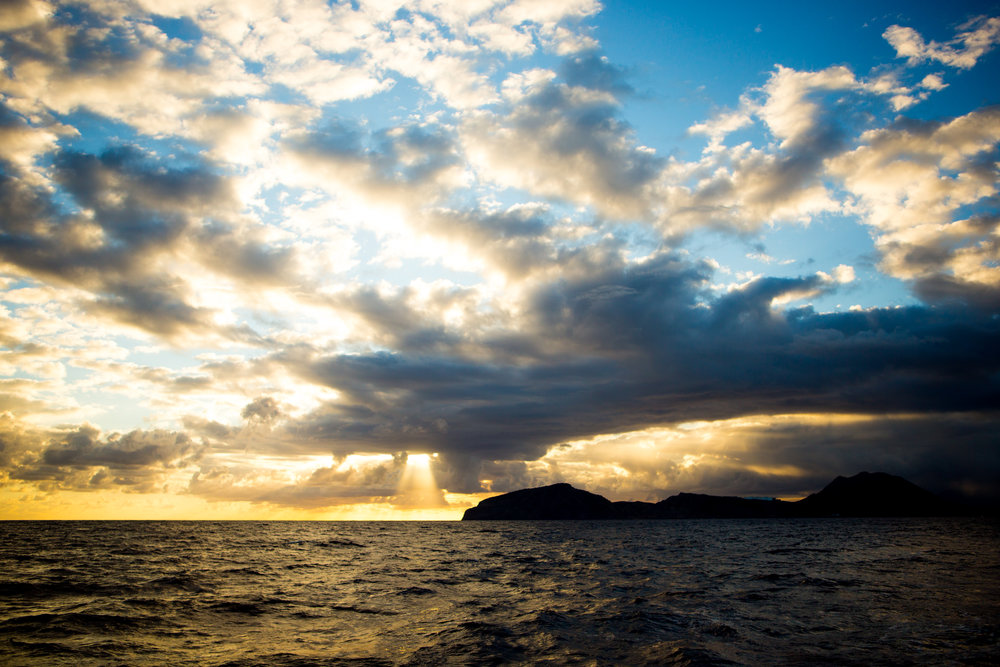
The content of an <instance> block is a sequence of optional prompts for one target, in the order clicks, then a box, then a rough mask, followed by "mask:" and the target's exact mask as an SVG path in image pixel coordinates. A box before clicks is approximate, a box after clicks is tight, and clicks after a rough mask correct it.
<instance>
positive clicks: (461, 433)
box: [0, 0, 1000, 515]
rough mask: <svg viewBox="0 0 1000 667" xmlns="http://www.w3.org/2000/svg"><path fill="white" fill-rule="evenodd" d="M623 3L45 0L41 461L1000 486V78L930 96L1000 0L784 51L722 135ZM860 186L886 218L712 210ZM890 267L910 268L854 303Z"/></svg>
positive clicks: (7, 238) (37, 433)
mask: <svg viewBox="0 0 1000 667" xmlns="http://www.w3.org/2000/svg"><path fill="white" fill-rule="evenodd" d="M600 11H601V7H600V6H599V5H598V4H597V3H595V2H590V1H588V0H566V1H564V2H546V3H536V2H528V1H527V0H515V1H514V2H510V1H508V0H502V1H501V0H497V1H495V2H493V1H488V0H484V1H483V2H476V3H471V4H470V3H466V4H463V5H462V6H461V7H459V6H457V5H454V3H438V2H432V1H429V0H414V1H412V2H408V3H403V4H402V5H401V6H398V7H397V6H392V7H389V6H385V5H384V3H377V2H359V3H345V4H334V5H333V6H326V5H315V4H313V3H309V2H301V3H300V2H283V1H270V0H268V1H255V2H249V3H248V2H233V3H226V2H223V3H218V2H213V3H202V2H198V1H197V0H192V1H190V2H189V1H179V2H172V3H167V4H166V5H164V4H163V3H153V4H147V3H144V2H141V1H139V2H124V1H123V2H106V3H83V4H77V3H71V2H70V3H64V4H56V3H50V2H45V1H43V0H18V2H14V3H12V4H9V7H8V8H6V9H5V10H4V12H3V16H2V17H0V210H2V212H3V213H2V216H0V265H2V267H0V272H2V273H0V283H2V285H3V298H2V300H0V341H2V344H3V349H2V351H0V367H2V369H3V372H4V377H3V379H2V380H0V410H3V411H4V412H3V417H2V424H0V484H2V485H3V488H4V489H5V490H6V491H7V492H9V493H10V494H19V493H25V492H28V491H32V490H34V491H38V492H40V493H43V494H50V495H51V494H58V493H67V492H84V491H87V492H91V493H109V492H128V493H167V494H184V495H190V496H195V497H199V498H203V499H206V500H208V501H213V502H214V501H220V502H221V501H248V502H254V503H258V504H267V505H268V506H272V507H290V508H304V509H322V508H330V507H335V506H337V505H344V504H355V503H362V502H371V503H396V505H397V506H399V507H405V506H408V505H407V503H409V504H410V505H412V504H415V503H416V504H419V503H417V501H415V500H413V498H414V497H415V496H412V497H410V500H406V498H405V497H404V496H406V494H405V493H404V487H405V486H406V485H407V483H408V482H407V481H406V480H407V479H409V477H408V475H409V476H410V477H412V475H413V473H412V469H413V465H412V463H413V462H412V461H411V462H410V465H409V467H408V464H407V457H408V455H413V454H433V455H434V456H432V457H431V458H430V459H428V461H429V466H430V470H431V471H432V474H433V475H434V476H435V479H436V483H437V485H438V486H439V487H440V488H441V489H444V490H446V491H447V492H449V493H450V494H482V493H486V492H496V491H501V490H508V489H511V488H516V487H519V486H525V485H530V484H541V483H548V482H554V481H560V480H568V481H573V482H578V483H581V484H585V485H590V486H591V487H593V490H597V491H600V492H603V493H607V494H609V495H611V496H614V497H621V498H644V499H645V498H650V497H657V496H658V497H662V496H663V495H666V494H668V493H672V492H676V491H679V490H692V491H693V490H701V491H706V492H713V493H755V494H759V493H766V494H788V495H796V494H802V493H805V492H808V491H811V490H815V486H816V485H818V484H820V483H822V482H824V481H825V480H827V479H829V478H830V477H832V476H833V475H836V474H841V473H845V474H847V473H853V472H857V471H858V470H860V469H864V468H869V469H874V468H879V469H887V470H889V471H890V472H894V473H896V474H903V475H906V476H910V477H912V478H913V479H914V481H917V482H918V483H920V482H922V483H925V484H927V485H929V486H930V487H932V488H934V489H935V490H939V491H944V492H948V493H952V494H954V495H957V496H964V497H971V498H976V499H980V500H990V501H996V500H997V499H1000V488H998V487H997V484H996V479H998V478H1000V458H998V450H997V446H996V442H995V438H993V437H991V434H993V433H995V432H996V429H997V424H998V422H997V417H998V412H997V407H996V406H998V405H1000V381H998V378H1000V355H998V354H997V352H996V350H997V349H998V343H1000V319H998V312H1000V311H998V309H1000V268H998V267H1000V242H998V234H1000V231H998V230H1000V227H998V216H997V206H996V202H997V197H998V183H1000V178H998V175H1000V174H998V167H997V165H998V146H1000V111H998V107H997V106H991V104H992V103H996V102H997V100H994V99H987V100H986V103H983V104H974V105H966V104H964V103H960V104H959V111H958V112H957V113H954V114H952V115H948V116H940V117H927V116H926V115H924V114H923V113H922V112H921V111H920V110H921V109H922V106H921V105H923V104H925V103H926V102H927V101H928V100H931V99H932V98H934V97H935V96H944V97H946V96H948V95H950V94H951V93H952V90H953V88H952V87H951V86H952V84H951V81H952V80H954V79H953V77H958V76H961V75H963V73H966V72H968V71H970V70H972V69H974V68H982V67H993V68H994V69H995V67H996V64H995V63H996V55H995V53H993V50H994V46H995V45H996V43H997V42H998V41H1000V28H998V26H1000V19H998V18H994V17H986V16H977V17H963V18H962V19H961V21H956V22H954V23H955V25H956V26H957V27H956V28H955V29H954V31H953V33H952V35H951V36H950V37H949V38H948V39H947V41H944V42H938V41H934V40H933V39H929V38H926V37H924V36H922V34H921V33H920V32H919V31H918V30H917V29H916V28H914V27H911V26H908V25H899V24H893V25H889V26H887V27H885V29H884V30H883V32H882V33H881V34H882V37H883V41H882V42H881V49H882V50H881V51H880V52H878V54H877V57H878V59H880V61H881V64H879V65H878V66H876V67H874V68H872V69H870V70H864V71H862V70H856V69H853V68H852V67H850V66H848V65H846V64H840V65H832V66H826V65H824V66H820V67H816V68H814V69H796V68H793V67H791V66H788V65H783V64H776V65H775V66H774V67H773V68H772V69H771V70H770V71H769V72H767V73H765V74H764V75H763V76H762V78H761V79H760V80H759V81H748V82H746V85H745V87H744V88H743V89H742V90H741V91H739V94H738V95H737V97H736V98H735V99H736V100H737V103H736V104H734V105H732V106H731V107H728V108H727V107H722V106H720V107H717V108H716V110H715V112H714V113H712V114H710V115H709V116H708V117H706V118H704V119H703V120H701V121H699V122H697V123H695V124H693V125H690V126H689V127H684V128H679V131H678V132H677V135H678V136H679V137H683V138H684V140H685V141H696V142H701V143H700V144H699V150H700V152H696V153H695V154H693V155H689V156H685V155H684V154H683V152H682V151H676V152H673V153H672V152H671V150H670V148H669V147H667V148H664V147H657V148H653V147H650V146H647V145H645V143H643V141H644V139H643V134H644V130H645V131H647V132H648V127H646V126H645V125H643V126H639V125H635V124H633V122H630V120H629V110H630V109H634V108H636V107H635V104H637V103H640V102H641V99H639V98H641V96H642V94H640V93H639V92H637V87H636V85H635V84H633V83H632V81H631V77H632V76H633V73H632V72H631V70H630V69H629V68H628V67H626V66H623V65H619V64H616V63H615V62H613V61H612V60H611V59H610V58H609V57H608V56H607V55H606V54H605V53H604V52H603V51H602V48H601V45H600V43H599V42H598V41H597V39H596V37H595V35H596V34H597V33H596V31H595V29H594V26H595V24H597V23H599V22H600V20H601V14H600ZM956 85H957V84H956ZM987 94H988V93H984V95H987ZM838 221H842V222H838ZM823 225H828V226H829V228H831V229H832V228H835V227H836V226H837V225H842V226H843V227H844V228H847V227H852V228H857V229H859V230H861V231H862V235H863V236H865V237H866V238H868V239H870V241H869V245H868V246H867V247H864V248H861V249H858V250H856V251H855V252H853V256H852V257H853V259H850V260H848V261H850V262H851V263H844V262H833V263H829V264H826V263H815V262H814V260H812V259H811V257H812V254H813V249H811V248H798V249H796V250H797V252H800V253H801V256H800V257H797V258H796V259H795V261H794V262H793V261H792V260H789V262H791V264H789V262H781V263H779V262H777V260H775V259H774V258H772V257H770V256H769V255H768V254H767V252H766V250H767V248H765V247H764V244H763V243H762V242H760V243H757V245H755V248H756V249H755V251H754V253H753V257H756V258H759V259H760V260H761V261H762V262H763V261H767V262H770V263H769V264H766V265H765V267H764V270H763V271H746V270H745V269H744V268H739V267H736V266H731V265H730V263H731V262H730V260H727V259H726V258H724V257H722V256H721V253H720V255H719V256H713V255H714V254H715V253H714V252H713V251H712V249H711V248H712V243H713V242H714V241H713V239H719V238H723V239H727V241H726V243H729V242H734V243H739V242H741V241H740V240H741V239H748V240H751V241H752V240H753V239H755V238H762V236H763V235H765V234H768V233H777V231H778V230H792V231H793V232H797V231H798V230H810V229H811V230H816V229H819V228H822V226H823ZM803 233H804V232H803ZM814 233H815V234H816V236H814V237H811V238H818V237H819V235H820V232H814ZM840 233H841V232H840V230H836V233H831V234H830V239H831V240H830V241H829V243H836V242H839V239H840V238H841V237H840V236H839V234H840ZM748 242H750V241H748ZM821 243H825V241H821ZM720 247H721V246H720ZM747 256H748V257H750V256H751V255H750V254H748V255H747ZM786 265H787V266H788V267H790V268H786ZM779 269H781V270H779ZM863 276H864V277H863ZM866 279H867V280H875V279H877V280H879V281H883V282H880V283H879V284H880V285H881V284H890V285H893V286H896V287H894V289H897V290H898V291H897V292H894V293H893V296H892V297H890V298H888V299H882V300H881V302H879V303H877V304H875V305H868V306H865V307H861V306H858V307H856V308H851V309H849V308H833V307H828V305H826V304H831V303H834V302H836V301H843V302H844V303H851V302H852V301H853V300H854V299H855V297H856V296H857V295H858V294H859V293H861V292H863V291H864V290H865V289H866V285H865V284H863V283H864V282H865V280H866ZM898 295H905V298H901V297H899V296H898ZM817 304H825V305H823V306H819V305H817ZM421 460H422V459H421ZM408 470H410V471H411V472H409V473H407V471H408ZM12 497H13V496H12ZM456 497H457V496H456ZM421 498H423V500H421V501H420V502H426V503H429V504H430V505H440V504H441V503H444V502H447V501H446V500H443V497H442V496H441V495H440V494H436V495H435V494H432V495H431V496H426V495H425V496H421ZM455 502H459V501H455ZM8 507H11V508H14V509H11V510H9V513H11V514H12V515H15V514H16V513H17V509H16V508H17V503H13V504H10V505H8Z"/></svg>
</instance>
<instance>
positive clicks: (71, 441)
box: [0, 414, 204, 493]
mask: <svg viewBox="0 0 1000 667" xmlns="http://www.w3.org/2000/svg"><path fill="white" fill-rule="evenodd" d="M0 444H2V447H0V464H2V467H3V470H2V471H0V474H3V475H4V477H6V478H7V479H8V480H14V481H20V482H32V483H34V484H37V485H38V486H40V487H41V488H42V489H46V490H50V491H52V490H57V489H58V490H73V491H96V490H100V489H108V488H118V489H123V490H128V491H136V492H147V493H148V492H154V491H161V490H162V489H163V485H164V483H166V482H167V481H168V479H169V478H170V477H171V475H172V473H174V472H176V471H182V470H184V469H186V468H188V467H190V466H192V465H194V464H195V463H196V462H197V461H198V459H199V458H200V457H201V456H202V454H203V452H204V447H203V446H201V445H200V444H199V443H197V442H194V441H192V440H191V439H190V438H188V437H187V435H185V434H183V433H172V432H167V431H139V430H136V431H131V432H129V433H125V434H119V433H111V434H108V435H102V434H101V432H100V431H99V430H98V429H96V428H94V427H92V426H89V425H84V426H81V427H78V428H76V429H74V430H50V431H46V430H41V429H35V428H32V427H29V426H26V425H24V424H23V423H21V422H19V421H17V420H16V419H14V418H12V417H11V416H10V415H9V414H8V415H4V416H3V418H2V419H0Z"/></svg>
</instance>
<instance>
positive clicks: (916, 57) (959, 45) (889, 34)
mask: <svg viewBox="0 0 1000 667" xmlns="http://www.w3.org/2000/svg"><path fill="white" fill-rule="evenodd" d="M963 27H964V28H968V30H965V31H964V32H960V33H958V34H957V35H955V37H954V39H952V40H951V41H949V42H946V43H944V44H939V43H938V42H935V41H930V42H925V41H924V38H923V37H922V36H921V35H920V33H919V32H917V31H916V30H914V29H913V28H909V27H904V26H899V25H892V26H889V27H888V28H887V29H886V31H885V32H884V33H882V36H883V37H884V38H885V39H886V40H887V41H888V42H889V44H891V45H892V47H893V48H894V49H896V57H898V58H907V62H908V64H910V65H916V64H918V63H921V62H924V61H928V60H930V61H937V62H940V63H942V64H944V65H949V66H951V67H957V68H959V69H971V68H972V67H974V66H975V65H976V62H977V61H978V60H979V59H980V58H982V57H983V56H984V55H985V54H987V53H989V52H990V51H992V50H993V47H994V46H996V44H997V42H998V41H1000V17H992V18H989V17H985V16H981V17H978V18H976V19H973V20H972V21H970V22H969V23H967V24H966V25H965V26H963Z"/></svg>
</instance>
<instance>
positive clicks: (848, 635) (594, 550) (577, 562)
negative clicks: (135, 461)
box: [0, 519, 1000, 665]
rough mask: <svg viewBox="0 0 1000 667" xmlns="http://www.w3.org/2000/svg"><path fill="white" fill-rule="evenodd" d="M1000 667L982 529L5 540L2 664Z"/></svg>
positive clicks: (494, 526)
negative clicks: (937, 666)
mask: <svg viewBox="0 0 1000 667" xmlns="http://www.w3.org/2000/svg"><path fill="white" fill-rule="evenodd" d="M733 663H736V664H749V665H800V664H837V665H873V664H891V665H897V664H919V665H928V664H931V665H933V664H945V665H964V664H968V665H997V664H1000V524H998V522H997V521H995V520H983V519H808V520H793V519H785V520H689V521H683V520H682V521H658V522H656V521H653V522H645V521H622V522H612V521H594V522H586V521H564V522H521V523H517V522H426V523H420V522H417V523H413V522H399V523H396V522H287V523H286V522H128V521H124V522H113V521H109V522H87V521H79V522H70V521H67V522H29V521H23V522H21V521H19V522H3V523H0V664H2V665H79V664H94V665H105V664H127V665H442V664H445V665H489V664H554V665H562V664H583V665H591V664H593V665H725V664H733Z"/></svg>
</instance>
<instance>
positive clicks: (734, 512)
mask: <svg viewBox="0 0 1000 667" xmlns="http://www.w3.org/2000/svg"><path fill="white" fill-rule="evenodd" d="M968 513H969V511H968V510H967V508H965V507H964V506H961V505H958V504H956V503H953V502H951V501H948V500H945V499H943V498H941V497H939V496H937V495H935V494H933V493H931V492H930V491H927V490H925V489H922V488H920V487H919V486H917V485H916V484H913V483H911V482H908V481H907V480H905V479H903V478H902V477H897V476H895V475H890V474H887V473H884V472H874V473H869V472H862V473H859V474H857V475H854V476H853V477H837V478H836V479H834V480H833V481H832V482H830V483H829V484H827V485H826V487H824V488H823V490H822V491H819V492H818V493H814V494H812V495H809V496H807V497H806V498H803V499H802V500H798V501H795V502H786V501H783V500H776V499H760V498H739V497H736V496H711V495H705V494H700V493H679V494H677V495H675V496H671V497H669V498H667V499H665V500H661V501H660V502H658V503H646V502H638V501H627V502H611V501H610V500H608V499H607V498H605V497H603V496H600V495H597V494H596V493H590V492H589V491H584V490H582V489H577V488H574V487H572V486H570V485H569V484H566V483H561V484H552V485H549V486H543V487H539V488H534V489H521V490H519V491H512V492H510V493H504V494H501V495H499V496H493V497H492V498H487V499H485V500H483V501H482V502H480V503H479V504H478V505H476V506H475V507H470V508H469V509H467V510H466V511H465V515H464V516H463V517H462V520H463V521H482V520H558V519H587V520H593V519H742V518H746V519H753V518H759V519H765V518H804V517H832V516H845V517H890V516H900V517H904V516H961V515H965V514H968Z"/></svg>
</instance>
